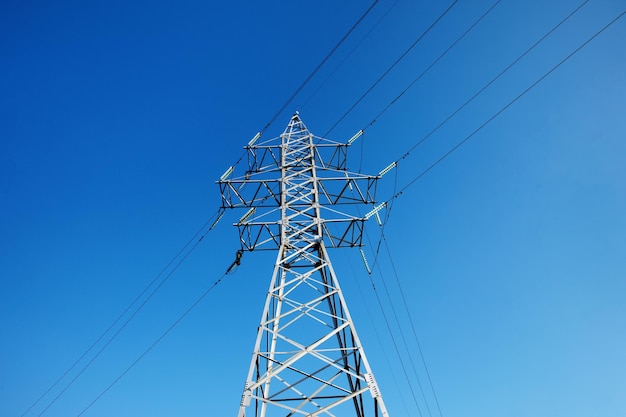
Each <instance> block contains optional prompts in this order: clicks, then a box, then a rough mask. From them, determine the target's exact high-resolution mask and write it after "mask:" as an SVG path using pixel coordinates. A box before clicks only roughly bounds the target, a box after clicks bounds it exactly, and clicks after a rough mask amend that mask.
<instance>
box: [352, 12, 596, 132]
mask: <svg viewBox="0 0 626 417" xmlns="http://www.w3.org/2000/svg"><path fill="white" fill-rule="evenodd" d="M500 1H501V0H497V1H496V2H495V3H494V4H492V5H491V7H490V8H489V9H487V11H486V12H485V13H483V14H482V15H481V16H480V17H479V18H478V19H477V20H476V21H475V22H474V23H472V25H471V26H470V27H469V28H467V29H466V30H465V32H463V33H462V34H461V36H459V37H458V38H456V40H455V41H454V42H452V44H451V45H450V46H449V47H448V48H447V49H446V50H445V51H443V53H442V54H441V55H439V56H438V57H437V59H435V60H434V61H433V62H432V63H431V64H430V65H429V66H428V67H426V69H425V70H424V71H422V72H421V73H420V75H418V76H417V77H415V79H413V81H411V82H410V83H409V85H408V86H407V87H406V88H405V89H404V90H402V92H401V93H400V94H398V95H397V96H396V98H394V99H393V100H391V101H390V102H389V104H387V106H386V107H385V108H384V109H382V110H381V111H380V113H378V114H377V115H376V116H375V117H374V118H373V119H372V121H370V122H369V123H368V124H367V125H366V126H365V127H364V128H363V129H361V130H363V131H365V130H366V129H367V128H368V127H370V126H371V125H373V124H374V123H376V120H378V118H379V117H380V116H382V115H383V113H385V112H386V111H387V110H389V108H390V107H391V106H393V105H394V104H395V103H396V102H397V101H398V100H399V99H400V97H402V96H403V95H404V94H405V93H406V92H407V91H409V89H410V88H411V87H413V86H414V85H415V83H416V82H418V81H419V80H420V79H421V78H422V77H423V76H424V75H425V74H426V73H427V72H428V71H430V69H431V68H432V67H434V66H435V65H436V64H437V63H438V62H439V61H440V60H441V59H442V58H443V57H444V56H446V55H447V54H448V52H450V51H451V50H452V49H453V48H454V47H455V46H456V45H457V44H458V43H459V42H460V41H461V40H462V39H463V38H464V37H465V36H466V35H467V34H468V33H470V32H471V31H472V29H474V28H475V27H476V26H477V25H478V24H479V23H480V22H481V21H482V20H483V19H484V18H485V17H487V15H488V14H489V13H491V11H492V10H493V9H494V8H495V7H496V6H497V5H498V4H499V3H500ZM587 1H588V0H587Z"/></svg>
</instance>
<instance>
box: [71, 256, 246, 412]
mask: <svg viewBox="0 0 626 417" xmlns="http://www.w3.org/2000/svg"><path fill="white" fill-rule="evenodd" d="M240 262H241V253H240V252H239V251H237V255H236V258H235V261H234V262H233V263H232V264H231V266H229V267H228V269H227V270H226V272H224V273H223V274H222V276H220V277H219V278H218V279H217V280H216V281H215V282H214V283H213V284H212V285H211V286H210V287H208V288H207V289H206V290H205V291H204V292H203V293H202V295H200V297H198V298H197V299H196V300H195V301H194V302H193V303H192V304H191V305H190V306H189V308H187V310H185V311H184V312H183V313H182V314H181V315H180V316H179V317H178V318H177V319H176V320H175V321H174V322H173V323H172V324H171V325H170V326H169V327H168V328H167V329H166V330H165V331H164V332H163V333H162V334H161V336H159V337H158V338H157V339H156V340H155V341H154V342H153V343H152V344H151V345H150V346H148V347H147V348H146V350H144V351H143V353H142V354H141V355H139V356H138V357H137V359H135V360H134V361H133V362H132V363H131V364H130V365H129V366H128V367H127V368H126V369H124V371H123V372H122V373H121V374H120V375H118V376H117V378H115V379H114V380H113V382H111V383H110V384H109V385H107V387H106V388H105V389H104V390H102V391H101V392H100V394H98V395H97V396H96V398H94V399H93V400H92V401H91V402H90V403H89V404H87V406H86V407H85V408H83V409H82V410H81V412H80V413H78V414H77V416H76V417H80V416H82V415H83V414H85V412H86V411H87V410H89V409H90V408H91V407H92V406H93V405H94V404H95V403H96V402H97V401H98V400H99V399H100V398H102V396H103V395H104V394H106V393H107V392H108V391H109V390H110V389H111V388H112V387H113V386H114V385H115V384H117V383H118V382H119V381H120V380H121V379H122V378H123V377H124V376H125V375H126V374H127V373H128V372H130V370H131V369H133V368H134V367H135V365H137V364H138V363H139V362H140V361H141V360H142V359H143V358H144V357H145V356H146V355H147V354H148V353H149V352H150V351H151V350H152V349H154V347H155V346H156V345H158V344H159V342H160V341H161V340H163V338H165V336H167V335H168V334H169V333H170V332H171V331H172V330H173V329H174V327H176V326H177V325H178V324H179V323H180V322H181V321H183V319H184V318H185V317H187V315H188V314H189V313H191V311H192V310H193V309H194V308H196V307H197V306H198V304H200V303H201V302H202V300H204V299H205V298H206V296H207V295H209V294H210V293H211V291H213V290H214V289H215V287H217V286H218V285H219V284H220V283H221V282H222V280H223V279H224V278H225V277H226V276H228V275H232V272H233V271H232V269H233V265H235V264H236V265H239V264H240Z"/></svg>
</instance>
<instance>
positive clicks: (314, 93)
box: [298, 0, 400, 111]
mask: <svg viewBox="0 0 626 417" xmlns="http://www.w3.org/2000/svg"><path fill="white" fill-rule="evenodd" d="M399 1H400V0H396V1H395V2H394V3H393V4H392V5H391V6H389V8H388V9H387V11H386V12H385V13H384V14H383V15H382V16H381V17H380V19H378V21H376V23H374V26H372V27H371V28H370V30H369V31H367V33H366V34H365V35H364V36H363V37H362V38H361V39H360V40H359V41H358V42H357V44H356V45H355V46H354V48H352V50H350V52H348V53H347V54H346V56H345V57H344V58H343V59H342V60H341V62H340V63H339V64H338V65H337V66H336V67H335V69H333V70H332V71H331V72H330V74H328V76H327V77H326V78H325V79H324V81H322V83H321V84H320V85H319V86H318V87H317V89H316V90H315V91H314V92H313V93H312V94H311V95H310V96H309V98H307V99H306V100H305V101H304V103H303V104H302V105H301V106H299V107H298V110H299V111H301V110H302V109H303V108H304V107H306V105H307V104H309V102H310V101H311V100H312V99H313V97H315V95H316V94H317V93H319V91H320V90H321V89H322V87H324V85H326V83H327V82H328V80H330V79H331V78H332V76H333V75H335V74H336V73H337V71H338V70H339V68H341V66H342V65H343V64H345V62H346V61H347V60H348V58H350V56H352V54H353V53H354V52H355V51H356V50H357V49H358V48H359V47H360V46H361V45H362V44H363V42H364V41H365V39H367V37H368V36H369V35H371V33H372V32H373V31H374V29H376V28H377V27H378V25H379V24H380V23H381V22H382V21H383V20H384V19H385V18H386V17H387V15H388V14H389V12H391V11H392V10H393V9H394V8H395V7H396V6H397V4H398V2H399Z"/></svg>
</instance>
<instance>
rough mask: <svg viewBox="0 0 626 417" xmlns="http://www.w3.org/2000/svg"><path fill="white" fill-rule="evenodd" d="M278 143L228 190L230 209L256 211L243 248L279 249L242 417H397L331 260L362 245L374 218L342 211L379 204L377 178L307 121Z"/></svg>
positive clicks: (296, 120) (255, 155)
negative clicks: (351, 168)
mask: <svg viewBox="0 0 626 417" xmlns="http://www.w3.org/2000/svg"><path fill="white" fill-rule="evenodd" d="M279 139H280V143H279V144H278V145H276V146H274V145H271V144H268V143H266V144H260V145H258V146H255V145H254V144H250V145H249V146H248V151H249V152H250V155H251V156H250V161H252V162H251V163H250V165H249V169H248V171H246V173H245V174H244V176H243V177H242V178H230V176H231V174H232V171H233V170H232V169H229V171H227V172H226V173H225V174H224V176H223V177H222V179H221V180H220V182H219V184H220V189H221V190H222V198H223V200H222V201H223V202H224V207H226V208H238V207H241V208H245V209H247V211H245V213H244V214H243V216H242V217H241V219H240V220H239V222H238V223H237V224H236V226H237V227H238V228H239V234H240V238H241V241H242V243H243V244H244V247H245V248H246V249H248V250H253V249H256V248H258V247H263V246H273V247H276V246H277V247H278V256H277V260H276V263H275V266H274V272H273V274H272V279H271V282H270V287H269V291H268V293H267V298H266V301H265V306H264V309H263V314H262V317H261V322H260V325H259V327H258V333H257V338H256V343H255V346H254V352H253V355H252V360H251V362H250V368H249V372H248V377H247V380H246V383H245V387H244V392H243V395H242V398H241V404H240V408H239V414H238V416H239V417H288V416H309V417H312V416H324V417H350V416H353V417H388V413H387V410H386V408H385V404H384V402H383V399H382V396H381V394H380V390H379V388H378V386H377V384H376V381H375V379H374V376H373V373H372V370H371V369H370V366H369V363H368V361H367V358H366V356H365V352H364V350H363V348H362V346H361V343H360V341H359V338H358V335H357V332H356V330H355V326H354V323H353V322H352V319H351V317H350V314H349V312H348V308H347V305H346V302H345V299H344V297H343V294H342V292H341V288H340V286H339V282H338V280H337V277H336V275H335V272H334V270H333V267H332V264H331V262H330V259H329V257H328V252H327V250H326V246H327V243H328V244H329V245H330V246H334V247H342V246H359V245H361V240H362V234H363V224H364V221H365V220H366V218H367V216H366V217H356V216H353V215H350V214H349V213H346V212H344V211H339V210H338V206H339V205H340V204H348V203H361V204H374V192H375V188H376V179H377V178H378V177H375V176H365V175H360V174H353V173H349V172H348V171H347V170H346V169H345V151H346V146H345V145H340V144H334V143H331V142H329V141H327V142H325V141H324V140H323V139H321V138H316V137H314V136H313V135H312V134H311V133H310V132H309V131H308V129H307V128H306V126H305V125H304V123H302V121H301V120H300V117H299V115H298V114H296V115H294V116H293V117H292V118H291V121H290V122H289V125H288V126H287V129H286V130H285V132H284V133H283V134H282V135H281V136H280V138H279ZM327 152H328V153H329V156H328V158H329V159H328V158H327V159H324V158H323V156H325V154H326V153H327ZM327 161H331V162H327ZM341 207H348V206H341ZM342 210H343V209H342Z"/></svg>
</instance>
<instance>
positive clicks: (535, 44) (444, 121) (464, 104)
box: [370, 0, 589, 163]
mask: <svg viewBox="0 0 626 417" xmlns="http://www.w3.org/2000/svg"><path fill="white" fill-rule="evenodd" d="M588 2H589V0H585V1H583V2H582V3H581V4H579V5H578V6H577V7H576V8H575V9H574V10H573V11H572V12H571V13H570V14H568V15H567V16H565V17H564V18H563V19H562V20H561V21H560V22H559V23H557V24H556V25H555V26H554V27H553V28H552V29H550V30H549V31H548V32H546V33H545V34H544V35H543V36H542V37H541V38H539V39H538V40H537V41H536V42H535V43H533V44H532V45H531V46H530V47H529V48H528V49H526V50H525V51H524V52H523V53H522V54H521V55H519V56H518V57H517V58H515V60H513V62H511V63H510V64H509V65H507V66H506V67H505V68H504V69H503V70H502V71H500V72H499V73H498V74H497V75H496V76H495V77H493V78H492V79H491V80H490V81H489V82H488V83H487V84H485V85H484V86H483V87H481V88H480V89H479V90H478V91H477V92H476V93H474V95H472V96H471V97H470V98H469V99H467V100H466V101H465V102H464V103H463V104H461V105H460V106H459V107H457V108H456V110H454V111H453V112H452V113H450V114H449V115H448V116H447V117H446V118H445V119H444V120H443V121H441V122H440V123H439V124H438V125H437V126H435V127H434V128H433V129H432V130H431V131H430V132H428V133H427V134H426V135H424V136H423V137H422V138H421V139H420V140H419V141H417V142H416V143H415V145H413V146H412V147H411V148H409V150H408V151H407V152H405V153H404V155H402V157H401V158H400V159H398V160H396V163H398V162H399V161H400V160H402V159H405V158H406V157H408V156H409V154H410V153H411V152H412V151H414V150H415V149H416V148H417V147H419V146H420V145H421V144H422V143H424V142H425V141H426V140H427V139H428V138H429V137H430V136H432V135H433V134H434V133H435V132H436V131H437V130H439V129H440V128H441V127H442V126H443V125H445V124H446V123H447V122H449V121H450V119H452V118H453V117H454V116H456V114H457V113H459V112H460V111H461V110H463V109H464V108H465V107H466V106H467V105H468V104H469V103H471V102H472V101H474V99H476V97H478V96H479V95H480V94H482V93H483V92H484V91H485V90H486V89H487V88H489V87H490V86H491V85H492V84H493V83H494V82H496V81H497V80H498V79H499V78H500V77H501V76H503V75H504V74H505V73H506V72H507V71H508V70H510V69H511V68H512V67H514V66H515V65H516V64H517V63H518V62H519V61H521V60H522V59H523V58H524V57H525V56H526V55H528V54H529V53H530V52H531V51H532V50H533V49H535V48H536V47H537V46H538V45H539V44H540V43H542V42H543V41H544V40H545V39H546V38H547V37H548V36H550V35H551V34H552V33H553V32H554V31H555V30H557V29H558V28H559V27H561V25H563V24H564V23H565V22H566V21H568V20H569V19H570V18H571V17H572V16H574V15H575V14H576V13H577V12H578V11H579V10H580V9H581V8H582V7H583V6H584V5H585V4H587V3H588ZM412 84H413V83H411V85H412ZM411 85H409V88H410V87H411ZM402 94H404V91H403V92H402V93H401V94H400V95H402ZM399 97H400V96H398V97H396V98H395V99H394V100H392V102H391V103H390V104H389V105H388V106H387V107H385V109H383V111H382V112H381V113H380V114H382V113H383V112H384V111H386V110H387V109H388V108H389V107H390V106H391V105H392V104H393V103H395V101H396V100H397V99H398V98H399ZM380 114H379V116H380ZM379 116H377V117H379ZM374 121H375V119H374ZM372 123H373V122H372ZM372 123H370V125H371V124H372Z"/></svg>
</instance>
